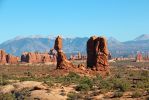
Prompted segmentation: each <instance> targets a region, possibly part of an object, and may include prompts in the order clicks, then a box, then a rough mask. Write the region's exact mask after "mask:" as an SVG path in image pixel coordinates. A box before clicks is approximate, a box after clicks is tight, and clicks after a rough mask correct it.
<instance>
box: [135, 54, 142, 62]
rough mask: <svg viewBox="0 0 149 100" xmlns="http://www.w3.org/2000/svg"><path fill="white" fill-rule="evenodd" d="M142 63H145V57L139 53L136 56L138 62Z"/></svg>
mask: <svg viewBox="0 0 149 100" xmlns="http://www.w3.org/2000/svg"><path fill="white" fill-rule="evenodd" d="M141 61H143V56H142V54H141V52H138V53H137V56H136V62H141Z"/></svg>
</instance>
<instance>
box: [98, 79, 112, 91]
mask: <svg viewBox="0 0 149 100" xmlns="http://www.w3.org/2000/svg"><path fill="white" fill-rule="evenodd" d="M97 86H98V87H99V88H100V89H107V90H110V89H111V87H112V84H111V83H110V82H108V81H107V80H101V81H99V83H98V85H97Z"/></svg>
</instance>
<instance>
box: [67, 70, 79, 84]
mask: <svg viewBox="0 0 149 100" xmlns="http://www.w3.org/2000/svg"><path fill="white" fill-rule="evenodd" d="M79 79H80V75H78V74H77V73H74V72H70V73H69V74H68V75H67V76H66V77H65V80H66V81H70V83H78V81H79Z"/></svg>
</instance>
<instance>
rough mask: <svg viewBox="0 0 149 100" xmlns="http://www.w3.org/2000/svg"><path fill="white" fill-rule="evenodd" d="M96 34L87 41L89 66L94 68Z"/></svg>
mask: <svg viewBox="0 0 149 100" xmlns="http://www.w3.org/2000/svg"><path fill="white" fill-rule="evenodd" d="M96 38H97V37H96V36H92V37H90V39H89V40H88V41H87V67H89V68H93V66H95V58H96V57H95V39H96Z"/></svg>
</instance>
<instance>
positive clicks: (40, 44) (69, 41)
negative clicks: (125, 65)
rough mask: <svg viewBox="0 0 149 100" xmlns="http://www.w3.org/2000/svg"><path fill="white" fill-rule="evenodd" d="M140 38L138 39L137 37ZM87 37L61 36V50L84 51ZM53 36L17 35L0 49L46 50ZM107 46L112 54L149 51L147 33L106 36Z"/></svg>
mask: <svg viewBox="0 0 149 100" xmlns="http://www.w3.org/2000/svg"><path fill="white" fill-rule="evenodd" d="M139 38H140V39H139ZM88 39H89V38H88V37H76V38H63V50H64V52H66V53H77V52H82V53H86V42H87V40H88ZM54 41H55V37H51V38H50V37H40V36H37V37H19V38H14V39H11V40H8V41H6V42H4V43H2V44H0V49H4V50H6V52H8V53H11V54H14V55H21V54H22V52H25V51H28V52H31V51H33V52H34V51H39V52H48V51H49V50H50V49H51V48H53V46H54ZM108 48H109V50H110V52H111V53H112V55H113V56H128V55H130V54H136V52H137V51H142V52H148V51H149V35H141V36H139V37H137V38H136V39H134V40H132V41H126V42H120V41H118V40H117V39H115V38H113V37H110V38H108Z"/></svg>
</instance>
